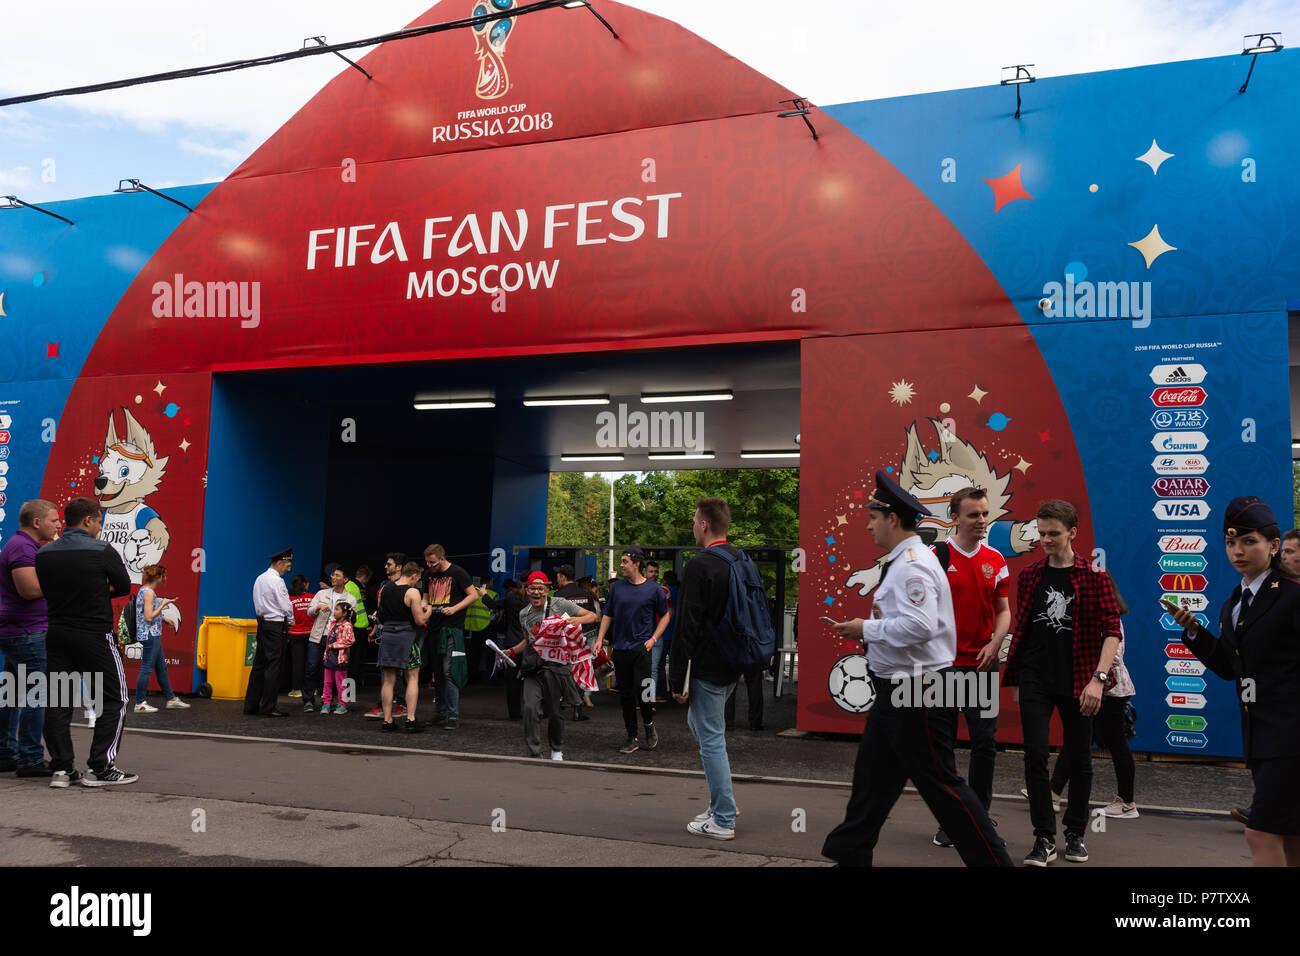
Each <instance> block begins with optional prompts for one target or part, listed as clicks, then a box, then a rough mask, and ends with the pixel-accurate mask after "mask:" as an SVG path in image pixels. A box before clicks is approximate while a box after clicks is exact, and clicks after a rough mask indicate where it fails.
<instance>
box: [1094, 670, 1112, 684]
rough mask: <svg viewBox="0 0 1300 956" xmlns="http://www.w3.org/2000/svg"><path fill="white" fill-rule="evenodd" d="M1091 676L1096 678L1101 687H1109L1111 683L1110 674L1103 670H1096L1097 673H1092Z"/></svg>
mask: <svg viewBox="0 0 1300 956" xmlns="http://www.w3.org/2000/svg"><path fill="white" fill-rule="evenodd" d="M1092 676H1093V677H1095V678H1097V680H1098V681H1100V682H1101V686H1102V687H1109V686H1110V685H1111V679H1110V675H1109V674H1107V673H1106V672H1105V671H1097V673H1095V674H1093V675H1092Z"/></svg>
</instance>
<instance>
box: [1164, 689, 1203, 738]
mask: <svg viewBox="0 0 1300 956" xmlns="http://www.w3.org/2000/svg"><path fill="white" fill-rule="evenodd" d="M1165 686H1166V687H1168V688H1169V689H1170V690H1174V691H1191V692H1192V693H1194V694H1199V693H1200V692H1201V691H1203V690H1205V679H1204V678H1203V677H1166V678H1165ZM1186 729H1187V730H1201V729H1202V728H1200V727H1188V728H1186Z"/></svg>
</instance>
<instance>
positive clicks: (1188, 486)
mask: <svg viewBox="0 0 1300 956" xmlns="http://www.w3.org/2000/svg"><path fill="white" fill-rule="evenodd" d="M1151 490H1152V491H1154V492H1155V493H1156V494H1158V495H1160V497H1162V498H1204V497H1205V496H1206V495H1207V494H1209V491H1210V483H1209V482H1208V481H1206V480H1205V479H1204V478H1157V479H1156V480H1155V481H1153V482H1152V483H1151Z"/></svg>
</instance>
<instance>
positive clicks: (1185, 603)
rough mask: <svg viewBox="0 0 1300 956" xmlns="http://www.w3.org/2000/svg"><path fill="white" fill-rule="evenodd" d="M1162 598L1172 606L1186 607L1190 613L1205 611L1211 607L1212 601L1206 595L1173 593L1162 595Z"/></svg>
mask: <svg viewBox="0 0 1300 956" xmlns="http://www.w3.org/2000/svg"><path fill="white" fill-rule="evenodd" d="M1161 597H1162V598H1164V599H1165V600H1166V601H1168V602H1169V603H1170V604H1176V605H1178V606H1179V607H1185V608H1187V610H1189V611H1204V610H1205V609H1206V608H1207V607H1209V606H1210V599H1209V598H1207V597H1206V596H1205V595H1204V594H1186V593H1183V594H1174V593H1173V592H1170V593H1168V594H1162V595H1161Z"/></svg>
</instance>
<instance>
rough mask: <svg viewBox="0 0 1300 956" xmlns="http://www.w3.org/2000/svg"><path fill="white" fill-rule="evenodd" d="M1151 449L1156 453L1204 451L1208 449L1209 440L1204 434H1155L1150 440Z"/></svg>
mask: <svg viewBox="0 0 1300 956" xmlns="http://www.w3.org/2000/svg"><path fill="white" fill-rule="evenodd" d="M1151 447H1152V448H1154V449H1155V450H1156V451H1162V452H1166V453H1168V452H1178V451H1205V449H1206V448H1208V447H1210V439H1209V438H1208V437H1206V434H1205V432H1156V435H1155V437H1154V438H1152V439H1151Z"/></svg>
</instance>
